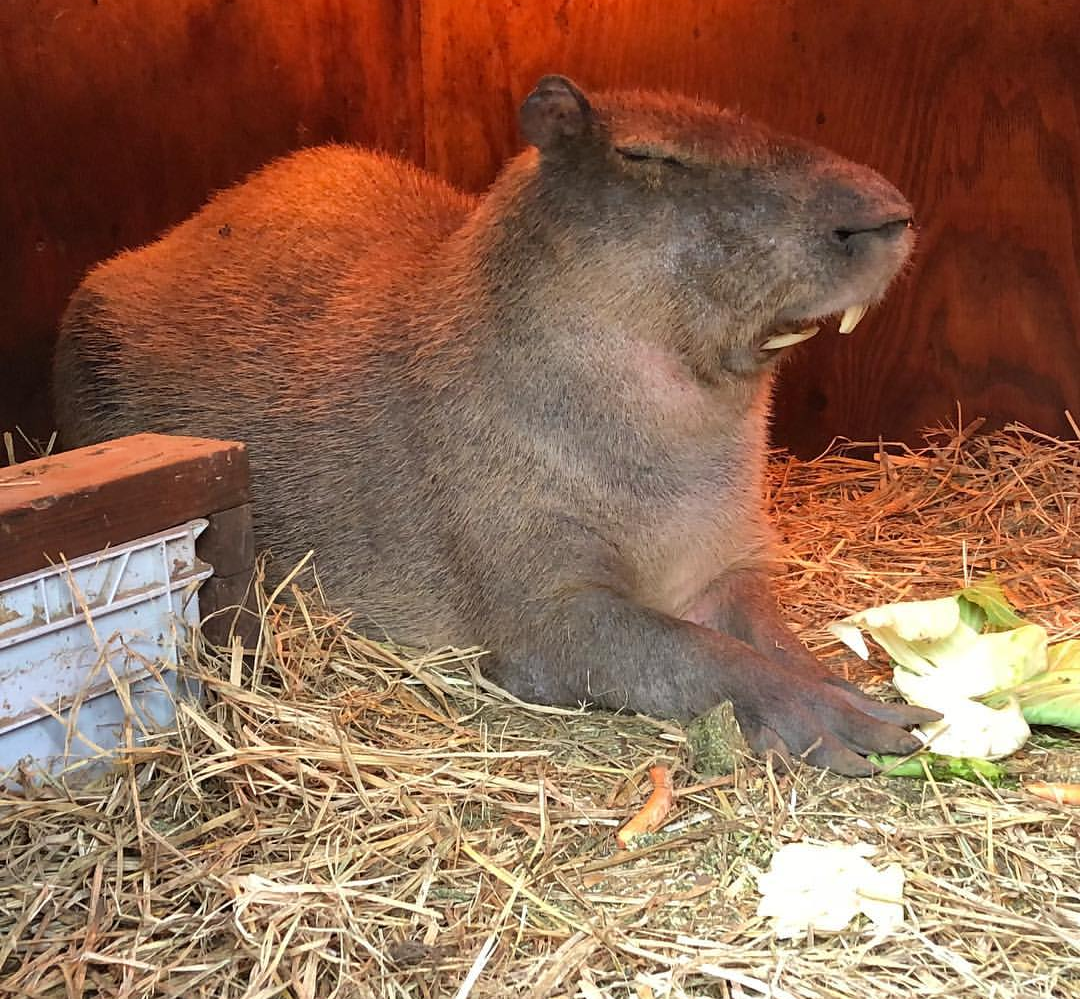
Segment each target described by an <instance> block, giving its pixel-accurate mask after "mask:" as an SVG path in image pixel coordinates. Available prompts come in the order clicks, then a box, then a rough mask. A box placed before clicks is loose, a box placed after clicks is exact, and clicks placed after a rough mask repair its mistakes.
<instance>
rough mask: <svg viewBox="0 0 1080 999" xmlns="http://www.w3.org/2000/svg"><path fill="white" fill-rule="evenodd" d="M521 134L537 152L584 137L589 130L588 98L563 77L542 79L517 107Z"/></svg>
mask: <svg viewBox="0 0 1080 999" xmlns="http://www.w3.org/2000/svg"><path fill="white" fill-rule="evenodd" d="M519 118H520V122H521V134H522V135H523V136H525V138H526V139H527V140H528V141H529V142H531V143H532V144H533V145H534V146H536V147H537V148H538V149H540V150H546V149H551V148H553V147H555V146H558V145H559V144H561V143H563V142H565V141H566V140H567V139H575V138H577V137H578V136H581V135H584V134H585V133H586V132H588V131H589V130H590V129H591V127H592V122H593V109H592V106H591V105H590V104H589V100H588V98H587V97H586V96H585V95H584V94H583V93H582V92H581V91H580V90H579V89H578V88H577V87H576V86H575V85H574V83H573V82H572V81H571V80H568V79H567V78H566V77H565V76H545V77H542V78H541V79H540V81H539V83H537V84H536V88H535V89H534V90H533V92H532V93H531V94H529V96H528V97H526V98H525V102H524V103H523V104H522V105H521V113H520V116H519Z"/></svg>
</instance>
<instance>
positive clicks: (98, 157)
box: [0, 0, 423, 439]
mask: <svg viewBox="0 0 1080 999" xmlns="http://www.w3.org/2000/svg"><path fill="white" fill-rule="evenodd" d="M418 52H419V13H418V4H417V2H416V0H409V2H406V3H403V2H400V0H364V2H363V3H341V2H340V0H295V2H286V3H283V2H281V0H244V2H243V3H235V2H233V0H109V2H108V3H97V2H91V0H85V2H82V3H71V2H69V0H35V2H34V3H18V2H17V3H4V4H0V122H3V125H4V135H5V139H4V144H3V151H2V154H0V232H3V233H4V246H3V252H2V253H0V301H2V302H3V303H4V307H3V309H2V310H0V372H2V374H3V378H4V392H3V393H2V395H0V430H5V429H13V428H14V427H15V426H16V425H19V426H20V427H22V428H23V429H24V430H25V431H26V432H28V433H29V434H31V436H35V437H38V438H41V439H44V438H47V436H48V434H49V433H50V432H51V431H52V429H53V425H52V420H51V416H50V406H49V400H48V394H47V382H48V368H49V358H50V354H51V350H52V342H53V337H54V335H55V329H56V325H57V320H58V318H59V316H60V313H61V311H62V310H63V308H64V305H65V304H66V301H67V299H68V296H69V295H70V293H71V291H72V290H73V289H74V287H75V285H76V284H77V283H78V281H79V279H80V278H81V277H82V275H83V273H84V272H85V271H86V270H87V268H88V267H89V266H91V265H92V264H94V263H96V262H97V261H99V260H102V259H104V258H106V257H109V256H111V255H113V254H114V253H116V252H117V251H119V250H122V249H125V248H128V247H132V246H137V245H139V244H141V243H143V242H145V241H147V240H150V239H152V238H153V237H155V236H156V235H158V234H159V233H160V232H161V231H162V230H163V229H165V228H166V227H168V226H171V225H173V224H174V223H176V222H178V221H180V220H181V219H183V218H185V217H187V216H188V215H189V214H190V213H192V212H193V211H195V210H196V209H197V208H198V207H199V206H200V205H201V204H202V203H203V202H204V201H205V199H206V198H207V197H208V196H209V195H210V194H211V193H212V192H213V191H215V190H218V189H220V188H222V187H224V186H226V185H228V184H230V183H232V182H234V181H236V180H238V179H240V178H241V177H243V176H244V175H245V174H246V173H247V172H249V171H250V170H253V169H255V168H257V167H259V166H261V165H262V164H263V163H265V162H266V161H268V160H270V159H272V158H273V157H276V156H279V155H281V154H283V153H285V152H288V151H289V150H292V149H295V148H298V147H300V146H303V145H311V144H315V143H321V142H326V141H356V142H362V143H365V144H369V145H373V146H377V147H379V148H382V149H386V150H388V151H391V152H394V153H399V154H403V155H405V156H409V157H413V158H415V159H419V157H420V156H421V155H422V149H423V131H422V127H421V124H420V123H421V120H422V113H423V112H422V107H421V103H420V86H419V85H420V74H419V60H418Z"/></svg>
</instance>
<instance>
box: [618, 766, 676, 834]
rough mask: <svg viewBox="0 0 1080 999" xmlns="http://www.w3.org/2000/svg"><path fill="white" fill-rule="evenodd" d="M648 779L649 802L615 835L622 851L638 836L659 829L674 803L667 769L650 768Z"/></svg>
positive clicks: (659, 767) (669, 772)
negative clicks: (650, 786) (649, 785)
mask: <svg viewBox="0 0 1080 999" xmlns="http://www.w3.org/2000/svg"><path fill="white" fill-rule="evenodd" d="M649 779H650V780H651V781H652V785H653V790H652V794H650V795H649V800H648V801H646V802H645V804H644V806H643V807H642V809H641V811H640V812H638V813H637V814H636V815H635V816H634V817H633V818H632V819H631V820H630V821H629V822H627V823H626V825H624V826H623V827H622V828H621V829H620V830H619V831H618V832H617V833H616V834H615V842H616V843H618V845H619V847H620V848H621V849H623V850H628V849H629V848H630V845H631V844H632V843H633V841H634V840H635V839H637V838H638V837H639V836H644V835H645V834H646V833H651V832H655V831H656V830H657V829H659V828H660V827H661V826H662V825H663V824H664V820H665V819H666V818H667V816H668V813H669V812H670V811H671V808H672V804H673V803H674V800H675V792H674V789H673V787H672V783H671V771H670V770H668V768H667V767H665V766H660V765H657V766H655V767H651V768H650V769H649Z"/></svg>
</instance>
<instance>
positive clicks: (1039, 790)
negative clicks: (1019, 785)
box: [1024, 780, 1080, 805]
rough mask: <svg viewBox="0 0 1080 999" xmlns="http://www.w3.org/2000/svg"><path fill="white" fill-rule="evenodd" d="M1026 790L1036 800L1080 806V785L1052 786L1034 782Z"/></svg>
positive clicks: (1040, 781) (1025, 786)
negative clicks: (1041, 799) (1042, 799)
mask: <svg viewBox="0 0 1080 999" xmlns="http://www.w3.org/2000/svg"><path fill="white" fill-rule="evenodd" d="M1024 788H1025V789H1026V790H1028V791H1030V792H1031V793H1032V794H1033V795H1035V797H1036V798H1044V799H1045V800H1047V801H1056V802H1057V803H1058V804H1059V805H1080V784H1050V783H1047V782H1046V781H1043V780H1033V781H1032V782H1031V783H1030V784H1025V785H1024Z"/></svg>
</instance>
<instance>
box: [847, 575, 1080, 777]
mask: <svg viewBox="0 0 1080 999" xmlns="http://www.w3.org/2000/svg"><path fill="white" fill-rule="evenodd" d="M863 629H865V630H866V631H867V632H869V634H870V636H871V637H872V638H873V639H874V641H875V642H877V643H878V644H879V645H880V646H881V647H882V648H884V649H885V651H886V652H888V653H889V655H890V656H891V658H892V660H893V664H894V670H893V684H894V685H895V686H896V689H897V690H899V691H900V693H901V694H903V695H904V698H905V699H906V700H907V701H908V702H909V703H911V704H918V705H920V706H922V707H927V708H933V709H934V710H936V711H939V712H941V714H942V715H943V716H944V717H943V718H942V720H941V721H939V722H934V723H932V724H930V725H926V726H924V727H923V729H922V730H921V731H919V732H918V733H917V734H918V735H920V736H922V737H923V738H924V739H926V740H932V745H933V749H934V752H936V753H938V754H941V755H944V756H954V757H982V758H984V759H999V758H1001V757H1003V756H1008V755H1009V754H1011V753H1013V752H1015V751H1016V750H1017V749H1019V748H1020V747H1021V746H1022V745H1023V744H1024V743H1025V742H1026V741H1027V738H1028V736H1029V735H1030V734H1031V730H1030V728H1029V726H1030V725H1032V724H1037V725H1059V726H1063V727H1066V728H1074V729H1080V640H1077V641H1071V642H1061V643H1059V644H1058V645H1053V646H1052V645H1049V644H1048V641H1047V635H1046V631H1045V629H1043V628H1041V627H1039V626H1038V625H1036V624H1030V623H1028V622H1027V621H1025V620H1024V619H1023V618H1022V617H1021V616H1020V615H1019V614H1017V613H1016V611H1015V610H1014V609H1013V608H1012V606H1011V605H1010V604H1009V601H1008V598H1007V597H1006V596H1005V594H1004V592H1003V591H1002V589H1001V587H1000V586H998V584H997V583H996V582H994V581H993V580H992V579H988V580H983V581H982V582H980V583H977V584H975V585H972V586H968V587H966V588H964V589H962V590H960V591H958V592H957V593H955V594H953V595H952V596H950V597H942V598H940V599H937V600H913V601H907V602H904V603H897V604H886V605H883V606H880V607H871V608H869V609H868V610H865V611H860V612H859V613H857V614H852V615H850V616H848V617H846V618H844V619H843V620H842V621H838V622H836V623H835V624H834V625H832V626H831V628H830V630H831V631H832V632H833V634H835V635H836V636H837V637H838V638H839V639H840V640H841V641H842V642H844V643H845V644H846V645H848V646H849V647H850V648H851V649H853V650H854V651H855V652H856V653H857V654H858V655H860V656H861V657H862V658H864V659H867V658H869V650H868V648H867V646H866V642H865V641H864V640H863V637H862V630H863Z"/></svg>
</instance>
